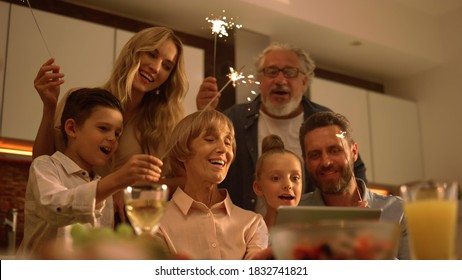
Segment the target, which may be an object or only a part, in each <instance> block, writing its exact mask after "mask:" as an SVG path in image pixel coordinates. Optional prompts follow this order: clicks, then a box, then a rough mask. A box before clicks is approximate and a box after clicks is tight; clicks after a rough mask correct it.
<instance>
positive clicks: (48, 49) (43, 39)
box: [21, 0, 52, 57]
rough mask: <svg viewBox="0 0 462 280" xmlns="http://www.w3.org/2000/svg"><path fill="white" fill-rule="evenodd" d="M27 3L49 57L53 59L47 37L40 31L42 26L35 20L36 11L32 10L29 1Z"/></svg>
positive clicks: (22, 0)
mask: <svg viewBox="0 0 462 280" xmlns="http://www.w3.org/2000/svg"><path fill="white" fill-rule="evenodd" d="M21 2H23V3H24V0H21ZM26 2H27V5H28V6H29V9H30V13H31V14H32V17H33V18H34V21H35V25H36V26H37V29H38V31H39V33H40V36H41V37H42V41H43V44H44V45H45V48H46V49H47V52H48V55H49V56H50V57H52V55H51V52H50V48H48V44H47V42H46V41H45V37H43V33H42V30H41V29H40V25H39V24H38V21H37V19H36V18H35V13H34V10H33V9H32V7H31V5H30V3H29V0H26Z"/></svg>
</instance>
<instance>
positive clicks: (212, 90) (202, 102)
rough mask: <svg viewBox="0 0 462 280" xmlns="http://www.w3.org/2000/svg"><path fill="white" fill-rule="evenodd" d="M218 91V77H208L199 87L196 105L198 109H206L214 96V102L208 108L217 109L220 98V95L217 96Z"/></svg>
mask: <svg viewBox="0 0 462 280" xmlns="http://www.w3.org/2000/svg"><path fill="white" fill-rule="evenodd" d="M217 94H219V93H218V85H217V79H215V78H214V77H207V78H205V79H204V81H203V82H202V84H201V86H200V87H199V92H198V93H197V96H196V106H197V109H198V110H202V109H204V108H205V107H206V106H207V105H208V104H209V103H210V102H211V100H212V99H213V98H215V100H213V102H212V103H211V104H210V105H209V107H207V109H216V108H217V106H218V101H219V99H220V95H219V96H217V97H216V95H217Z"/></svg>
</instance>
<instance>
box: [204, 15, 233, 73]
mask: <svg viewBox="0 0 462 280" xmlns="http://www.w3.org/2000/svg"><path fill="white" fill-rule="evenodd" d="M224 13H225V10H223V15H221V16H219V17H214V16H213V14H212V15H211V16H210V17H206V18H205V20H206V21H207V22H209V23H211V24H212V26H211V27H210V28H211V29H212V34H213V35H214V43H213V76H214V77H215V74H216V73H215V72H216V71H215V68H216V60H217V37H220V38H222V37H228V31H227V29H233V28H238V29H239V28H241V27H242V25H241V24H236V23H235V22H234V19H233V18H230V19H229V20H228V18H227V17H226V16H225V15H224Z"/></svg>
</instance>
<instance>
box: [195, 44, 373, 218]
mask: <svg viewBox="0 0 462 280" xmlns="http://www.w3.org/2000/svg"><path fill="white" fill-rule="evenodd" d="M255 66H256V69H257V70H258V74H257V78H258V81H259V82H260V91H261V92H260V94H259V95H258V96H257V97H256V98H255V99H254V100H253V101H252V102H250V103H246V104H235V105H233V106H231V107H230V108H228V109H227V110H226V111H225V112H224V113H225V114H226V115H227V116H228V117H229V118H230V119H231V120H232V121H233V124H234V129H235V137H236V143H237V151H236V157H235V161H234V163H233V164H232V165H231V167H230V169H229V171H228V175H227V176H226V179H225V180H224V181H223V182H222V183H221V184H220V187H224V188H227V189H228V192H229V194H230V196H231V199H232V201H233V202H234V203H235V204H236V205H238V206H240V207H242V208H245V209H248V210H253V211H256V212H259V213H262V214H264V213H265V211H266V209H265V208H264V203H262V201H260V200H258V199H257V197H256V195H255V193H254V192H253V188H252V184H253V180H254V173H255V164H256V162H257V158H258V156H259V154H260V151H261V142H262V140H263V138H264V137H265V136H266V135H268V134H276V135H279V136H280V137H281V138H282V140H283V141H284V144H285V146H286V147H287V149H289V150H291V151H293V152H294V153H296V154H298V155H300V157H301V156H302V150H301V147H300V142H299V135H298V134H299V130H300V126H301V125H302V123H303V121H304V120H305V119H306V118H308V117H309V116H311V115H312V114H313V113H315V112H319V111H331V110H330V109H329V108H327V107H324V106H322V105H319V104H316V103H314V102H311V101H310V100H309V99H308V98H307V97H306V96H305V95H304V94H305V92H306V91H307V89H308V87H309V85H310V83H311V81H312V79H313V76H314V69H315V67H316V66H315V64H314V62H313V60H312V59H311V57H310V56H309V54H308V53H307V52H305V51H304V50H302V49H300V48H297V47H294V46H291V45H288V44H283V43H272V44H270V45H269V46H268V47H267V48H266V49H264V50H263V52H262V53H261V54H260V56H259V57H258V59H257V61H256V63H255ZM217 93H218V86H217V83H216V79H215V78H214V77H207V78H205V79H204V81H203V83H202V85H201V87H200V89H199V93H198V94H197V97H196V104H197V108H198V109H203V108H205V107H206V106H207V104H209V103H210V102H212V99H214V98H215V97H216V94H217ZM217 105H218V98H215V100H214V101H213V102H212V103H211V105H210V106H209V107H207V108H216V107H217ZM354 172H355V176H356V177H357V178H361V179H363V180H365V181H366V167H365V165H364V163H363V162H362V160H361V158H358V160H357V161H356V162H355V166H354ZM304 177H305V176H304ZM314 189H315V187H314V186H313V185H312V184H310V182H307V180H305V187H304V192H311V191H313V190H314Z"/></svg>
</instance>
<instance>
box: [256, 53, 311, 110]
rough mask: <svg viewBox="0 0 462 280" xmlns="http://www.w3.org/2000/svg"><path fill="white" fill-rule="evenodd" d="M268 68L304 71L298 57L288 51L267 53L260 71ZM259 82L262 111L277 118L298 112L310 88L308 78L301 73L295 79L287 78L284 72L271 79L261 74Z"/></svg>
mask: <svg viewBox="0 0 462 280" xmlns="http://www.w3.org/2000/svg"><path fill="white" fill-rule="evenodd" d="M266 67H277V68H280V69H282V68H284V67H295V68H298V69H300V70H302V68H301V65H300V61H299V58H298V56H297V55H296V54H295V53H294V52H292V51H288V50H272V51H270V52H269V53H267V54H266V56H265V58H264V61H263V64H262V65H261V67H260V69H259V70H262V69H263V68H266ZM259 82H260V90H261V98H262V105H263V106H262V110H264V111H265V113H267V114H269V115H272V116H275V117H287V116H291V113H294V112H297V109H298V108H299V107H300V106H301V104H300V102H301V100H302V96H303V94H304V93H305V91H306V89H307V87H308V77H307V76H306V75H305V74H303V73H301V72H300V73H298V76H297V77H295V78H286V77H284V75H283V74H282V72H279V73H278V74H277V76H276V77H274V78H270V77H266V76H264V75H263V73H261V72H260V73H259Z"/></svg>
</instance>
